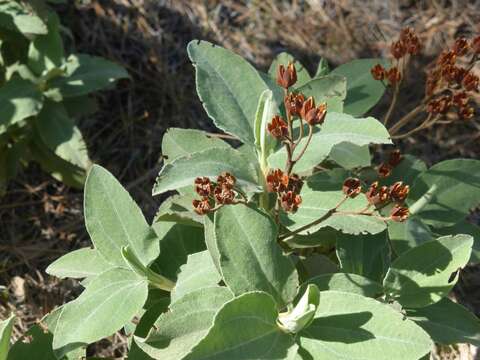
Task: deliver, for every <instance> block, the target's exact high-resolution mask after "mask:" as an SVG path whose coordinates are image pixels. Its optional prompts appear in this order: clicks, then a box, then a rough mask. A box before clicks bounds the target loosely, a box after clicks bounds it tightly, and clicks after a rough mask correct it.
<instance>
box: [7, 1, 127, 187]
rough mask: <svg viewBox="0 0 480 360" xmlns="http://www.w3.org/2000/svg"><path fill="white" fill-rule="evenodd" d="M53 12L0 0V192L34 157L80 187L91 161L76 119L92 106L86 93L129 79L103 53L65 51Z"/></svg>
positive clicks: (44, 7) (44, 5)
mask: <svg viewBox="0 0 480 360" xmlns="http://www.w3.org/2000/svg"><path fill="white" fill-rule="evenodd" d="M62 35H63V36H65V37H68V36H69V33H68V30H66V29H65V28H62V26H61V23H60V20H59V17H58V16H57V14H56V13H55V12H54V11H53V10H51V9H50V8H49V6H48V5H47V3H44V2H41V1H37V2H26V1H25V2H23V1H1V2H0V44H1V52H0V106H1V108H2V118H1V120H0V190H1V191H2V192H4V191H5V188H6V185H7V182H8V180H9V179H11V178H13V177H14V176H15V174H16V173H17V171H18V168H19V167H20V166H25V165H26V164H27V163H28V162H29V161H36V162H38V163H39V164H40V165H41V166H42V168H43V169H44V170H45V171H48V172H49V173H51V174H52V176H54V177H55V178H57V179H59V180H61V181H63V182H65V183H66V184H68V185H71V186H75V187H80V188H81V187H82V186H83V183H84V180H85V174H86V171H87V170H88V169H89V168H90V166H91V160H90V158H89V155H88V150H87V146H86V144H85V140H84V139H83V136H82V133H81V132H80V130H79V128H78V126H77V125H76V121H77V120H78V119H79V118H81V117H82V116H89V115H91V114H92V113H93V112H94V111H95V110H96V103H95V100H94V99H92V98H90V97H89V96H88V95H89V94H90V93H91V92H94V91H97V90H100V89H103V88H106V87H109V86H111V85H112V84H113V83H114V82H115V81H116V80H118V79H121V78H126V77H128V75H127V73H126V72H125V70H124V69H123V68H122V67H120V66H118V65H116V64H114V63H111V62H109V61H107V60H105V59H102V58H99V57H94V56H89V55H86V54H70V55H68V54H66V53H65V49H64V45H63V40H62Z"/></svg>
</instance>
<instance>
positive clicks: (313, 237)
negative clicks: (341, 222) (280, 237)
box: [284, 228, 338, 253]
mask: <svg viewBox="0 0 480 360" xmlns="http://www.w3.org/2000/svg"><path fill="white" fill-rule="evenodd" d="M337 234H338V232H337V231H335V230H333V229H331V228H324V229H320V230H318V231H315V232H314V233H313V234H306V235H298V234H295V235H294V236H293V237H288V238H286V239H285V240H284V243H286V244H287V245H288V246H289V247H290V248H292V249H308V248H316V249H317V250H318V251H319V252H322V253H328V252H329V251H328V250H330V249H332V248H333V247H335V245H336V243H337Z"/></svg>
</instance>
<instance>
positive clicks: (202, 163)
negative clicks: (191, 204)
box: [153, 148, 259, 195]
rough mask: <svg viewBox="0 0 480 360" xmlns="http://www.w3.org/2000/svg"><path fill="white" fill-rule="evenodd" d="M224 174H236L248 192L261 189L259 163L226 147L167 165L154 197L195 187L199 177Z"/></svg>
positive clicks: (158, 178)
mask: <svg viewBox="0 0 480 360" xmlns="http://www.w3.org/2000/svg"><path fill="white" fill-rule="evenodd" d="M224 171H228V172H229V173H231V174H233V175H234V176H235V177H236V178H237V180H238V185H239V186H240V187H241V188H243V189H244V190H245V191H247V192H249V191H258V190H259V186H258V185H257V183H258V176H257V172H256V164H251V163H250V162H249V161H248V160H247V158H245V157H244V156H243V155H241V154H240V153H239V152H238V151H236V150H235V149H232V148H225V149H222V150H221V151H219V150H218V149H208V150H205V151H202V152H197V153H194V154H192V155H190V156H185V157H181V158H178V159H177V160H175V161H173V162H172V163H169V164H166V165H165V166H164V167H163V168H162V170H161V171H160V173H159V174H158V177H157V181H156V182H155V185H154V186H153V195H158V194H161V193H163V192H165V191H168V190H176V189H178V188H182V187H185V186H192V187H193V182H194V180H195V178H196V177H198V176H208V177H211V178H216V177H217V176H218V175H220V174H221V173H222V172H224Z"/></svg>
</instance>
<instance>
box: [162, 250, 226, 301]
mask: <svg viewBox="0 0 480 360" xmlns="http://www.w3.org/2000/svg"><path fill="white" fill-rule="evenodd" d="M220 280H222V277H221V276H220V274H219V273H218V271H217V269H216V268H215V265H214V263H213V261H212V257H211V256H210V253H209V252H208V250H205V251H201V252H198V253H195V254H191V255H188V259H187V263H186V264H185V265H182V266H181V267H180V272H179V274H178V277H177V282H176V284H175V288H174V289H173V291H172V295H171V296H172V302H175V301H177V300H178V299H180V298H181V297H183V296H185V295H186V294H189V293H191V292H193V291H195V290H198V289H203V288H206V287H211V286H215V285H217V284H218V283H219V282H220Z"/></svg>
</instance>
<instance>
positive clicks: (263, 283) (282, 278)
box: [215, 205, 298, 308]
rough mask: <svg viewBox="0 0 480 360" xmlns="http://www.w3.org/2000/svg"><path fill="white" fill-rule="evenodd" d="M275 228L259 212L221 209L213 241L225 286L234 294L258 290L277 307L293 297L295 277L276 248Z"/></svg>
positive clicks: (294, 271) (291, 264)
mask: <svg viewBox="0 0 480 360" xmlns="http://www.w3.org/2000/svg"><path fill="white" fill-rule="evenodd" d="M277 233H278V229H277V226H276V225H275V223H274V222H273V220H272V219H271V218H270V217H268V216H267V215H265V214H264V213H262V212H260V211H259V210H256V209H253V208H250V207H247V206H244V205H237V206H225V207H222V208H221V209H220V210H218V211H217V212H216V213H215V239H216V241H217V246H218V250H219V253H220V267H221V270H222V274H223V278H224V281H225V283H226V284H227V285H228V286H229V287H230V289H231V290H232V291H233V293H234V294H236V295H239V294H242V293H244V292H247V291H252V290H261V291H265V292H267V293H269V294H270V295H271V296H272V297H273V298H274V299H275V301H276V302H277V304H278V306H279V308H282V307H283V306H284V305H286V304H288V303H289V302H290V301H291V300H293V298H294V297H295V294H296V291H297V286H298V275H297V272H296V270H295V267H294V266H293V263H292V262H291V261H290V259H288V258H287V257H285V256H284V255H283V254H282V251H281V249H280V247H279V246H278V245H277Z"/></svg>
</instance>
